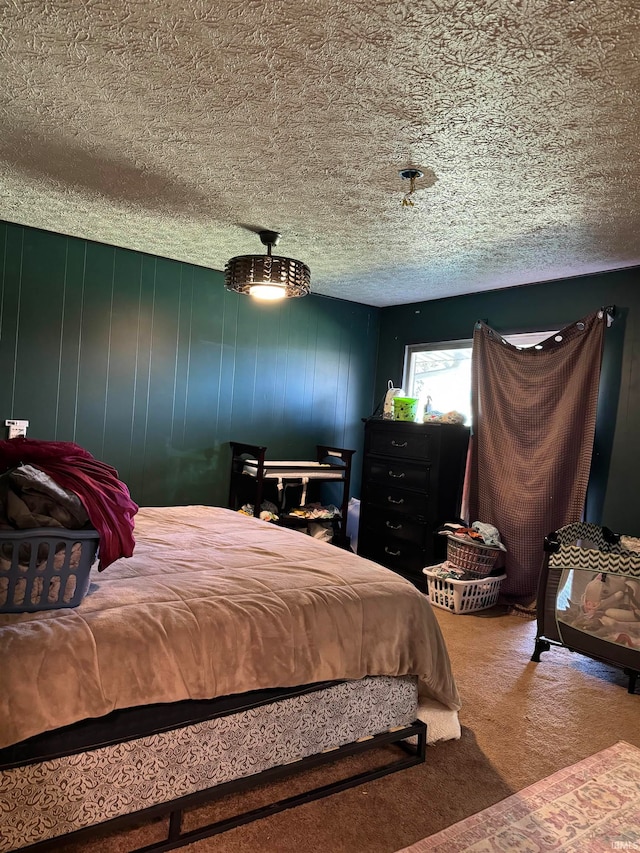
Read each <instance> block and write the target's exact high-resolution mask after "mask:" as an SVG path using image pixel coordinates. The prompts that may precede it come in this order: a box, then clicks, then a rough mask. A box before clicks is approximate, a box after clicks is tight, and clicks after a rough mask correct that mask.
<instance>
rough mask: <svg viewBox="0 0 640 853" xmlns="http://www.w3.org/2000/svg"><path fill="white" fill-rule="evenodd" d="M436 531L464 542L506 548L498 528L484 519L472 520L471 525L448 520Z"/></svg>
mask: <svg viewBox="0 0 640 853" xmlns="http://www.w3.org/2000/svg"><path fill="white" fill-rule="evenodd" d="M438 533H440V534H441V535H442V536H454V537H456V538H458V539H462V540H463V541H466V542H475V543H477V544H480V545H482V544H484V545H487V546H489V547H490V548H499V549H500V550H501V551H506V550H507V549H506V548H505V546H504V543H503V542H502V540H501V539H500V532H499V530H498V528H497V527H494V526H493V524H487V523H486V522H484V521H474V522H473V524H472V525H471V527H468V526H466V525H464V524H458V523H457V522H448V523H447V524H444V525H443V526H442V527H441V528H439V530H438Z"/></svg>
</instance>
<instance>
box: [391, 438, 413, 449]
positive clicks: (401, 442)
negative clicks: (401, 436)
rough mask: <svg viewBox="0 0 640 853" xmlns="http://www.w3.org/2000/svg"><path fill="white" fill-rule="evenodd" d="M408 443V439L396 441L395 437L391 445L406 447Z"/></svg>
mask: <svg viewBox="0 0 640 853" xmlns="http://www.w3.org/2000/svg"><path fill="white" fill-rule="evenodd" d="M408 443H409V442H408V441H396V440H395V439H393V440H392V442H391V447H406V446H407V444H408Z"/></svg>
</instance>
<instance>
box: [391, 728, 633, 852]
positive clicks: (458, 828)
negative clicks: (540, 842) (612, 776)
mask: <svg viewBox="0 0 640 853" xmlns="http://www.w3.org/2000/svg"><path fill="white" fill-rule="evenodd" d="M625 762H626V763H628V764H630V765H631V766H632V768H633V769H634V771H637V772H633V773H632V774H631V779H629V780H628V781H629V783H630V785H631V788H630V793H628V795H627V800H629V799H630V800H631V803H632V806H633V807H634V808H635V809H637V813H638V815H640V749H639V748H638V747H636V746H633V745H632V744H630V743H627V742H626V741H618V742H617V743H615V744H613V746H609V747H607V748H606V749H603V750H600V751H599V752H596V753H594V754H593V755H590V756H588V757H587V758H583V759H581V760H580V761H577V762H576V763H575V764H571V765H569V766H568V767H565V768H563V769H562V770H558V771H556V772H555V773H552V774H551V775H550V776H546V777H545V778H544V779H540V780H539V781H538V782H534V783H533V784H532V785H529V786H528V787H527V788H523V789H522V790H521V791H518V792H516V793H515V794H511V795H510V796H508V797H506V798H505V799H504V800H500V801H499V802H498V803H495V804H494V805H492V806H488V807H487V808H486V809H484V810H483V811H480V812H478V813H476V814H474V815H471V816H469V817H467V818H464V819H463V820H461V821H458V822H457V823H455V824H453V825H452V826H449V827H447V828H446V829H443V830H441V831H440V832H437V833H435V834H434V835H430V836H429V837H428V838H423V839H422V840H420V841H417V842H415V843H414V844H412V845H410V846H409V847H403V848H402V849H401V850H397V851H396V853H431V852H432V851H440V853H454V851H455V853H464V851H466V850H471V849H472V848H473V849H477V850H482V851H483V853H489V851H493V850H496V851H498V850H500V851H503V850H505V849H509V847H506V848H505V847H504V846H502V845H504V843H505V842H507V843H508V837H509V835H511V837H512V839H513V843H516V844H517V848H516V847H514V848H513V849H519V842H520V841H521V839H523V838H525V837H527V835H531V837H532V838H533V836H534V835H536V836H538V838H539V837H540V835H541V834H544V833H547V834H546V836H545V846H544V847H543V848H541V849H545V850H554V851H572V853H578V851H580V853H587V851H591V850H593V851H596V850H598V851H600V850H603V849H607V850H612V849H615V848H619V849H629V850H640V824H633V825H632V826H631V827H630V828H627V827H625V826H621V825H618V826H617V827H616V826H613V825H612V828H613V829H615V830H616V832H617V834H616V836H615V838H613V837H612V836H608V837H607V841H608V846H607V847H606V848H603V847H602V845H601V841H602V839H603V838H604V835H603V833H605V832H606V831H607V829H608V827H609V820H608V819H609V817H611V818H613V816H614V813H615V815H617V817H618V821H617V822H618V824H620V820H619V818H620V815H621V808H622V806H623V805H625V803H624V799H625V797H624V793H623V792H621V791H613V790H612V791H608V790H607V791H604V792H602V799H603V800H605V799H607V800H608V802H607V803H606V805H608V806H609V809H610V811H611V814H609V813H607V815H605V816H604V817H603V818H602V819H598V816H597V815H595V814H594V813H593V808H592V810H591V813H590V814H588V815H587V814H585V816H584V820H583V822H582V823H581V824H580V827H579V828H575V827H574V828H573V829H572V831H571V832H569V833H567V835H568V837H566V838H564V837H562V833H563V831H564V832H565V833H566V832H567V827H566V826H565V827H560V826H558V825H557V821H553V820H552V821H550V824H551V825H552V826H546V825H544V824H543V819H544V818H543V819H540V818H536V813H538V814H543V813H544V810H545V809H546V808H549V807H550V806H551V804H552V803H554V802H555V801H556V800H557V801H561V800H562V798H563V797H565V798H566V797H567V796H572V795H574V794H575V792H577V791H580V789H581V788H582V787H583V786H588V785H589V784H591V785H592V787H593V786H594V783H595V784H597V783H596V776H597V777H601V776H606V774H607V773H608V772H610V771H615V770H616V768H618V767H619V766H620V765H621V764H624V763H625ZM634 777H635V778H634ZM612 781H613V780H612ZM616 781H618V780H617V779H616ZM599 791H600V789H599V788H598V790H597V791H596V795H597V793H598V792H599ZM587 793H589V792H588V791H587ZM582 799H583V800H584V806H585V809H586V810H587V811H589V806H590V802H587V800H586V799H585V798H584V797H583V798H582ZM603 805H604V804H603V803H596V804H595V806H596V808H602V807H603ZM567 807H568V808H569V809H570V810H571V809H573V808H574V805H573V804H566V805H565V801H563V808H564V809H565V811H564V814H567V811H566V809H567ZM568 813H571V811H570V812H568ZM613 823H614V824H615V823H616V821H615V819H614V821H613ZM554 826H555V827H556V828H557V831H556V832H555V833H554V835H555V837H553V838H551V837H550V834H549V830H550V828H553V827H554ZM635 826H638V828H637V829H636V828H635ZM581 830H583V831H581ZM492 837H495V838H496V839H497V840H498V839H499V845H500V846H498V844H496V845H495V846H494V845H493V843H492ZM476 845H479V846H478V847H477V848H476ZM523 849H524V848H523ZM526 849H529V848H528V847H527V848H526Z"/></svg>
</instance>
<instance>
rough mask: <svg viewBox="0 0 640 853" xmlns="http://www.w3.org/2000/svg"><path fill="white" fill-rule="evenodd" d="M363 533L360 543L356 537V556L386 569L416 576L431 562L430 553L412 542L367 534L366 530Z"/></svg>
mask: <svg viewBox="0 0 640 853" xmlns="http://www.w3.org/2000/svg"><path fill="white" fill-rule="evenodd" d="M363 533H364V534H365V535H364V538H363V539H362V541H361V540H360V537H358V554H359V555H360V556H361V557H366V558H367V559H369V560H373V561H374V562H376V563H380V565H381V566H386V567H387V568H388V569H395V570H397V571H401V572H409V573H412V574H418V573H420V572H421V571H422V569H423V568H424V566H426V565H429V563H430V562H431V551H430V550H429V549H425V548H421V547H420V546H419V545H416V544H415V543H413V542H402V541H401V540H399V539H394V538H393V537H391V536H388V537H387V536H385V535H384V534H379V535H377V534H369V533H368V532H367V531H366V530H365V531H363Z"/></svg>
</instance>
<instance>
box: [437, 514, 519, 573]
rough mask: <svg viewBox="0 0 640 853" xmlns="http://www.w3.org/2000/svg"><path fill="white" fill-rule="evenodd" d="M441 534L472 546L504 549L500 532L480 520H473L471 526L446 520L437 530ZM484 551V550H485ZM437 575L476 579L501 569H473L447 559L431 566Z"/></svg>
mask: <svg viewBox="0 0 640 853" xmlns="http://www.w3.org/2000/svg"><path fill="white" fill-rule="evenodd" d="M437 532H438V533H439V534H440V535H441V536H447V537H448V538H449V539H451V540H453V541H454V542H462V543H468V544H470V545H472V546H477V545H480V546H484V547H485V548H491V549H495V550H496V557H497V552H498V551H503V552H504V551H506V550H507V549H506V548H505V546H504V543H503V542H502V540H501V539H500V533H499V531H498V529H497V528H496V527H494V525H493V524H487V523H486V522H482V521H474V522H473V524H472V525H471V526H468V525H466V524H460V523H458V522H448V523H447V524H444V525H443V526H442V527H440V528H439V529H438V531H437ZM447 550H448V551H449V549H447ZM485 553H486V552H485ZM431 571H433V572H435V573H436V574H437V575H438V577H442V578H452V579H454V580H477V579H478V578H479V577H486V576H487V575H490V574H500V573H501V571H502V570H501V569H499V568H493V569H492V570H491V571H486V572H485V571H482V572H478V571H474V570H473V568H471V567H470V566H459V565H457V564H456V562H455V560H452V559H447V560H445V561H444V562H443V563H440V564H439V565H438V566H433V567H431Z"/></svg>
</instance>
